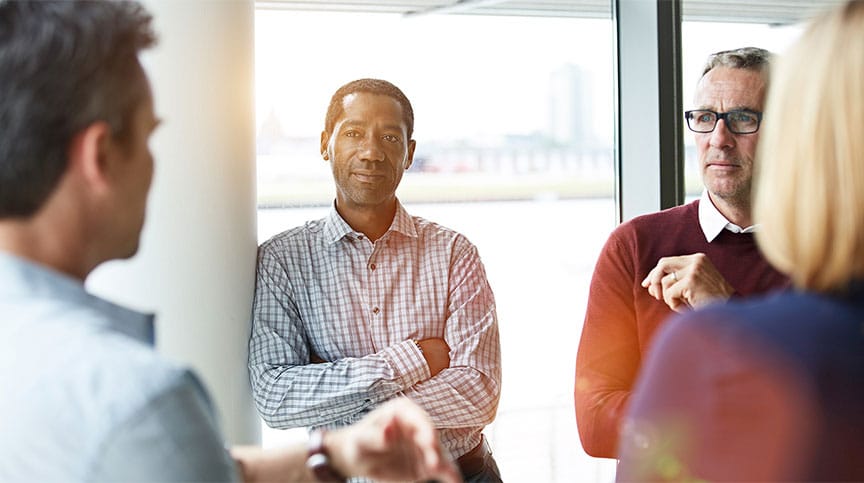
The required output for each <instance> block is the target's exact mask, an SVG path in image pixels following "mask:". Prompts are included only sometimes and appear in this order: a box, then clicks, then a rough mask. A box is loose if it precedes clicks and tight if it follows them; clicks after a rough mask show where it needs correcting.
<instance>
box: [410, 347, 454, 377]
mask: <svg viewBox="0 0 864 483" xmlns="http://www.w3.org/2000/svg"><path fill="white" fill-rule="evenodd" d="M417 343H418V344H420V350H421V351H423V357H424V358H425V359H426V364H427V365H428V366H429V373H430V374H431V375H432V376H431V377H435V374H438V373H439V372H441V371H442V370H444V369H446V368H448V367H450V346H449V345H447V342H444V339H437V338H434V339H423V340H421V341H418V342H417Z"/></svg>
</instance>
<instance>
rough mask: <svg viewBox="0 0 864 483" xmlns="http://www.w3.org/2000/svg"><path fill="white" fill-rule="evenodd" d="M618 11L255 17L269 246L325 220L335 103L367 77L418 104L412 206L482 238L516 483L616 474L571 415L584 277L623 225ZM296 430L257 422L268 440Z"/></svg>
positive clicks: (261, 183) (493, 434) (408, 181)
mask: <svg viewBox="0 0 864 483" xmlns="http://www.w3.org/2000/svg"><path fill="white" fill-rule="evenodd" d="M612 38H613V36H612V22H611V20H609V19H604V20H599V19H593V20H589V19H576V18H536V17H531V18H529V17H486V16H474V15H472V16H457V15H428V16H419V17H411V18H405V17H401V16H395V15H383V14H359V13H351V14H339V13H312V12H286V11H273V10H259V11H257V13H256V88H257V109H258V126H257V127H258V151H259V152H258V192H259V207H260V209H259V217H258V223H259V240H260V241H264V240H265V239H267V238H269V237H270V236H272V235H274V234H276V233H278V232H280V231H283V230H285V229H288V228H290V227H293V226H296V225H299V224H301V223H303V222H304V221H306V220H309V219H315V218H320V217H323V216H325V214H326V213H327V212H328V210H329V209H330V206H331V204H332V200H333V197H334V188H333V181H332V177H331V175H330V172H329V165H328V164H326V163H325V162H324V161H322V159H321V156H320V155H319V147H318V144H319V135H320V132H321V130H322V128H323V124H324V114H325V110H326V107H327V104H328V102H329V99H330V95H331V94H332V93H333V91H335V90H336V89H337V88H338V87H339V86H340V85H342V84H344V83H345V82H348V81H350V80H353V79H356V78H360V77H378V78H383V79H387V80H390V81H392V82H394V83H395V84H396V85H398V86H399V87H400V88H401V89H402V90H403V91H405V93H406V94H407V96H408V97H409V98H410V99H411V101H412V104H413V105H414V110H415V117H416V126H415V135H414V138H415V139H416V140H417V151H416V155H415V165H414V166H413V167H412V168H411V169H410V170H409V171H408V172H407V173H406V174H405V176H404V178H403V180H402V183H401V186H400V188H399V191H398V195H399V198H400V200H402V202H403V203H404V204H405V206H406V208H407V209H408V211H409V212H411V213H413V214H416V215H420V216H423V217H425V218H427V219H430V220H433V221H436V222H438V223H440V224H442V225H445V226H448V227H450V228H453V229H455V230H457V231H460V232H462V233H463V234H465V235H466V236H467V237H468V238H469V239H470V240H471V241H472V242H473V243H474V244H475V245H477V247H478V249H479V251H480V254H481V256H482V258H483V262H484V264H485V266H486V269H487V275H488V277H489V281H490V283H491V285H492V288H493V290H494V292H495V296H496V300H497V304H498V318H499V324H500V331H501V342H502V353H503V362H502V365H503V384H502V395H501V402H500V405H499V409H498V416H497V419H496V421H495V422H494V423H493V424H492V425H491V426H489V427H488V428H487V429H486V430H485V433H486V434H487V436H488V437H489V439H490V442H491V444H492V446H493V449H494V451H495V455H496V459H497V461H498V464H499V466H500V468H501V471H502V475H503V476H504V478H505V479H506V480H509V481H550V482H551V481H588V482H590V481H611V480H612V479H613V478H614V467H615V462H614V460H595V459H593V458H589V457H588V456H587V455H585V453H584V452H583V451H582V448H581V445H580V443H579V437H578V434H577V431H576V421H575V415H574V410H573V382H574V368H575V359H576V347H577V345H578V340H579V335H580V333H581V326H582V318H583V316H584V310H585V298H586V297H587V293H588V283H589V281H590V277H591V273H592V271H593V268H594V263H595V261H596V258H597V255H598V253H599V250H600V248H601V246H602V244H603V243H604V242H605V240H606V237H607V236H608V234H609V232H610V231H611V230H612V228H613V226H614V219H615V214H614V202H613V199H612V194H613V190H614V181H613V179H614V171H613V164H612V159H613V155H612V153H613V149H612V140H613V115H612V113H613V105H614V102H613V98H612V95H613V75H612V68H613V59H614V57H613V50H612ZM286 438H290V432H289V433H286V432H284V431H274V430H269V429H266V428H265V430H264V443H265V445H273V444H276V443H278V442H281V441H284V440H286Z"/></svg>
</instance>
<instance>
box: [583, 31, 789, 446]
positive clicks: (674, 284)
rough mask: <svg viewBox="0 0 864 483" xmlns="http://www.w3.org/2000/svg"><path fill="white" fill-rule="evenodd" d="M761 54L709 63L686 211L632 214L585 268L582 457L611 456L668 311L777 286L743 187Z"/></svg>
mask: <svg viewBox="0 0 864 483" xmlns="http://www.w3.org/2000/svg"><path fill="white" fill-rule="evenodd" d="M769 56H770V54H769V53H768V52H767V51H765V50H763V49H757V48H752V47H748V48H741V49H737V50H731V51H725V52H718V53H716V54H712V55H711V56H710V57H709V58H708V62H707V64H706V66H705V68H704V70H703V74H702V77H701V79H700V80H699V83H698V85H697V87H696V94H695V105H696V108H695V110H691V111H687V112H686V113H685V118H686V120H687V126H688V127H689V128H690V130H691V131H693V132H694V133H695V139H696V149H697V152H698V156H699V166H700V169H701V173H702V181H703V183H704V185H705V190H704V191H703V192H702V197H701V198H700V199H699V200H696V201H694V202H692V203H689V204H687V205H683V206H679V207H675V208H670V209H668V210H664V211H661V212H658V213H653V214H649V215H645V216H640V217H637V218H634V219H633V220H630V221H628V222H626V223H623V224H622V225H620V226H619V227H618V228H616V229H615V231H614V232H613V233H612V234H611V235H610V237H609V240H608V241H607V242H606V245H605V246H604V247H603V251H602V252H601V254H600V257H599V259H598V261H597V265H596V267H595V269H594V276H593V278H592V280H591V289H590V293H589V298H588V307H587V310H586V314H585V323H584V326H583V329H582V338H581V340H580V342H579V351H578V354H577V358H576V384H575V389H574V395H575V402H576V419H577V423H578V427H579V436H580V438H581V440H582V446H583V448H584V449H585V451H586V452H587V453H588V454H589V455H591V456H597V457H605V458H615V457H616V456H617V449H616V445H617V441H618V431H619V425H620V422H621V419H622V417H623V414H624V408H625V406H626V404H627V401H628V399H629V397H630V392H631V390H632V388H633V383H634V381H635V379H636V374H637V372H638V370H639V367H640V364H641V360H642V356H643V354H645V352H646V350H648V348H649V347H650V343H651V338H652V336H653V334H654V332H655V331H656V330H657V328H658V326H659V325H660V324H661V323H662V322H663V320H664V319H666V318H667V317H668V316H669V315H671V314H672V313H673V311H682V310H687V309H688V308H691V307H699V306H702V305H705V304H707V303H711V302H716V301H725V300H728V299H729V298H730V297H746V296H749V295H753V294H758V293H763V292H766V291H769V290H772V289H777V288H780V287H784V286H785V285H786V284H787V283H788V282H787V279H786V278H785V277H784V276H783V275H781V274H780V273H779V272H777V271H776V270H774V268H773V267H771V266H770V265H769V264H768V262H767V261H765V259H764V258H763V257H762V255H761V254H760V253H759V251H758V249H757V247H756V243H755V240H754V237H753V231H754V230H755V228H756V227H754V226H752V221H751V212H750V185H751V178H752V176H753V162H754V161H753V158H754V155H755V153H756V143H757V141H758V139H759V125H760V123H761V119H762V109H763V103H764V98H765V92H766V89H767V87H768V73H769V72H768V69H769V65H768V62H769Z"/></svg>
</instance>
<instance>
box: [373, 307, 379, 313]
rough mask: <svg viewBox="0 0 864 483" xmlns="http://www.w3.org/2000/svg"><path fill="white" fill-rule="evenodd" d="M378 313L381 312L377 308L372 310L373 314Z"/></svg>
mask: <svg viewBox="0 0 864 483" xmlns="http://www.w3.org/2000/svg"><path fill="white" fill-rule="evenodd" d="M378 312H381V309H379V308H378V307H375V308H374V309H372V313H373V314H375V315H378Z"/></svg>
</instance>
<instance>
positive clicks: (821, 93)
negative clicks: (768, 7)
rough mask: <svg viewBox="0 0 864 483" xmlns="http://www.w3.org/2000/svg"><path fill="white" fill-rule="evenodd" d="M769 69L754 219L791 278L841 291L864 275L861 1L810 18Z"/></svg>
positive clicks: (773, 258)
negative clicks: (811, 19)
mask: <svg viewBox="0 0 864 483" xmlns="http://www.w3.org/2000/svg"><path fill="white" fill-rule="evenodd" d="M777 60H778V62H776V67H775V70H774V72H773V73H772V86H771V89H770V91H769V93H768V101H767V106H766V115H765V118H766V122H765V123H764V128H763V132H762V134H761V138H760V143H759V148H758V152H757V162H756V174H755V178H756V181H755V190H756V191H755V197H754V210H753V213H754V218H755V220H756V222H757V223H760V224H761V225H762V228H761V230H760V232H759V233H758V234H757V241H758V243H759V246H760V248H761V249H762V251H763V252H764V254H765V256H766V257H767V259H768V260H769V261H770V262H771V263H772V264H773V265H774V266H776V267H777V268H778V269H779V270H781V271H783V272H785V273H787V274H788V275H789V276H790V278H791V279H792V282H793V284H794V285H795V286H796V287H798V288H801V289H807V290H813V291H817V292H830V291H837V290H843V288H844V287H845V286H846V285H847V284H848V282H849V281H850V280H851V279H853V278H856V277H861V276H862V275H864V2H862V1H855V0H852V1H849V2H848V3H846V4H845V5H844V6H842V7H840V8H837V9H835V10H833V11H832V12H830V13H829V14H826V15H824V16H822V17H820V18H819V19H818V20H816V21H815V22H814V23H813V24H811V26H810V27H809V28H808V30H807V31H806V32H805V33H804V35H803V36H802V37H801V39H800V40H799V41H798V42H797V43H796V44H795V45H794V46H793V47H792V48H791V49H790V50H789V51H788V52H787V53H786V54H785V55H783V56H781V58H779V59H777Z"/></svg>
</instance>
